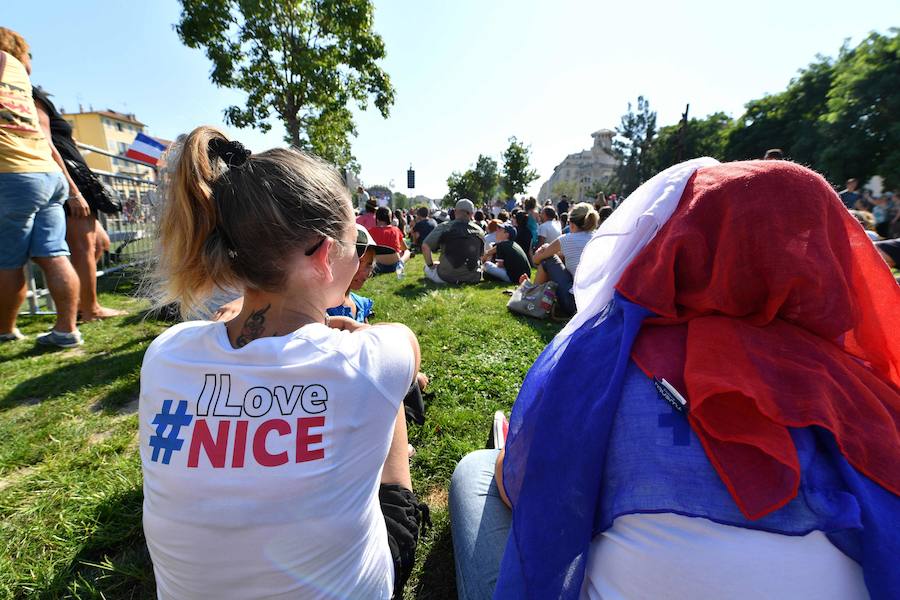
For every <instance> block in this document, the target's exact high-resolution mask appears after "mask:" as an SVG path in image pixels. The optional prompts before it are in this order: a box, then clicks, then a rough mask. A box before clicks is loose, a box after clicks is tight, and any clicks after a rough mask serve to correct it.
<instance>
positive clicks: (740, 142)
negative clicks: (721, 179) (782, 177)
mask: <svg viewBox="0 0 900 600" xmlns="http://www.w3.org/2000/svg"><path fill="white" fill-rule="evenodd" d="M833 79H834V61H832V60H831V59H830V58H826V57H822V56H819V57H818V58H817V59H816V62H813V63H811V64H810V65H809V66H807V67H806V68H805V69H801V70H800V72H799V74H798V76H797V77H795V78H794V79H792V80H791V82H790V83H789V84H788V87H787V89H786V90H785V91H783V92H779V93H777V94H772V95H769V96H764V97H763V98H760V99H757V100H752V101H750V102H748V103H747V104H746V106H745V112H744V114H743V115H742V116H741V117H740V118H738V119H736V120H735V123H734V126H733V128H732V129H731V131H730V132H729V133H728V135H727V142H726V145H725V159H726V160H748V159H756V158H762V157H763V154H764V153H765V151H766V150H768V149H769V148H781V149H782V150H783V151H784V152H785V154H786V155H787V157H788V158H790V159H791V160H794V161H796V162H799V163H802V164H806V165H810V166H812V167H814V168H816V166H817V162H818V159H817V154H818V153H819V151H820V149H821V147H822V144H823V143H824V140H823V138H822V133H821V127H820V125H819V123H818V122H819V119H820V118H821V116H822V115H823V114H824V112H825V110H826V101H827V97H828V90H829V89H830V88H831V83H832V80H833Z"/></svg>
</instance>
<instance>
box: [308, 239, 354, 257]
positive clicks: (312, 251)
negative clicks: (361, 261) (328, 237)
mask: <svg viewBox="0 0 900 600" xmlns="http://www.w3.org/2000/svg"><path fill="white" fill-rule="evenodd" d="M337 241H338V243H341V242H340V240H337ZM323 243H325V236H322V239H320V240H319V241H318V242H316V243H315V244H314V245H313V247H312V248H310V249H309V250H307V251H306V252H304V254H305V255H306V256H312V255H313V254H315V253H316V250H318V249H319V247H320V246H321V245H322V244H323ZM366 248H368V245H366V244H360V243H358V242H357V243H356V257H357V258H362V257H363V254H365V253H366Z"/></svg>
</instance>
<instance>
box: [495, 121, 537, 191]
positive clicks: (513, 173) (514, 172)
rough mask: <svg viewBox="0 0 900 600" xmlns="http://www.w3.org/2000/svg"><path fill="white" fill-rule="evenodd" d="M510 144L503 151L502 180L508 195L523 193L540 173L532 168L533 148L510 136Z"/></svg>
mask: <svg viewBox="0 0 900 600" xmlns="http://www.w3.org/2000/svg"><path fill="white" fill-rule="evenodd" d="M508 141H509V146H507V148H506V150H504V152H503V171H502V177H501V181H502V183H503V191H504V192H506V195H507V196H513V195H515V194H522V193H524V192H525V190H526V189H528V186H529V185H530V184H531V182H532V181H534V180H535V179H537V178H538V173H537V171H535V170H534V169H531V168H530V158H531V156H530V155H531V149H530V148H529V147H528V146H526V145H525V144H523V143H522V142H520V141H519V140H517V139H516V137H515V136H513V137H511V138H509V140H508Z"/></svg>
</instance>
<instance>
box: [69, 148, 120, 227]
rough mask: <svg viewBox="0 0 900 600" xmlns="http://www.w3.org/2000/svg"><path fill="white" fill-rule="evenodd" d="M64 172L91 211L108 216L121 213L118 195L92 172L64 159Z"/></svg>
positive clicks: (75, 162) (81, 165) (77, 163)
mask: <svg viewBox="0 0 900 600" xmlns="http://www.w3.org/2000/svg"><path fill="white" fill-rule="evenodd" d="M64 162H65V163H66V170H67V171H69V175H71V176H72V181H74V182H75V185H76V186H78V191H80V192H81V195H82V196H84V199H85V201H86V202H87V203H88V205H90V207H91V208H92V209H95V210H98V211H100V212H102V213H106V214H108V215H114V214H116V213H120V212H122V201H121V200H120V198H119V193H118V192H117V191H116V190H114V189H113V188H112V186H110V185H107V184H105V183H103V182H102V181H100V178H99V177H97V176H96V175H95V174H94V172H93V171H91V170H90V169H89V168H88V167H87V166H85V165H84V164H83V163H80V162H78V161H77V160H72V159H69V158H67V159H65V160H64Z"/></svg>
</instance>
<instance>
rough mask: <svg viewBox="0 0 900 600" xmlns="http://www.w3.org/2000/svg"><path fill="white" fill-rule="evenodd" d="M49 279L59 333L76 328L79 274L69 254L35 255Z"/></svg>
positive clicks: (48, 286)
mask: <svg viewBox="0 0 900 600" xmlns="http://www.w3.org/2000/svg"><path fill="white" fill-rule="evenodd" d="M32 260H33V261H34V262H36V263H37V264H38V266H39V267H40V268H41V270H42V271H43V272H44V276H45V277H46V279H47V288H49V290H50V297H51V298H53V302H54V303H55V304H56V325H54V327H53V329H54V330H56V331H58V332H59V333H72V332H73V331H75V330H76V327H75V318H76V312H77V309H78V275H77V274H76V273H75V269H74V268H72V263H71V262H69V257H68V256H51V257H46V256H45V257H40V258H38V257H34V258H32Z"/></svg>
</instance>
